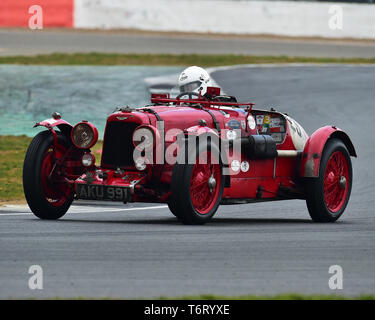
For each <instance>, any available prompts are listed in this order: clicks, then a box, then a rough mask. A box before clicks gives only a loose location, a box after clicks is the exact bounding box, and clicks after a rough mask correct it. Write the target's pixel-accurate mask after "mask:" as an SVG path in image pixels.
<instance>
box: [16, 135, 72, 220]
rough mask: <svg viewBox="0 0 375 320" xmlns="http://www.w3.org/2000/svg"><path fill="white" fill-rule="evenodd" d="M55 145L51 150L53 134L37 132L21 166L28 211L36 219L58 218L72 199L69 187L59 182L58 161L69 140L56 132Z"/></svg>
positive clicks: (61, 177)
mask: <svg viewBox="0 0 375 320" xmlns="http://www.w3.org/2000/svg"><path fill="white" fill-rule="evenodd" d="M57 137H58V144H57V146H56V148H55V150H54V149H53V136H52V134H51V133H50V132H49V131H43V132H40V133H39V134H38V135H36V136H35V137H34V139H33V140H32V141H31V143H30V145H29V148H28V150H27V153H26V156H25V161H24V165H23V188H24V193H25V197H26V201H27V203H28V205H29V207H30V209H31V211H32V212H33V213H34V214H35V215H36V216H37V217H38V218H40V219H50V220H54V219H59V218H61V217H62V216H63V215H64V214H65V213H66V212H67V211H68V209H69V207H70V205H71V203H72V201H73V196H74V192H73V188H71V187H70V186H69V185H68V184H67V183H66V182H64V181H63V179H64V177H63V176H62V173H61V166H60V164H59V163H58V160H61V159H62V158H63V157H64V156H65V155H66V153H67V151H68V148H69V147H70V145H71V144H70V142H69V140H68V139H67V138H66V137H65V136H64V135H62V134H61V133H59V132H57Z"/></svg>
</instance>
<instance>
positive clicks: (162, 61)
mask: <svg viewBox="0 0 375 320" xmlns="http://www.w3.org/2000/svg"><path fill="white" fill-rule="evenodd" d="M251 63H354V64H357V63H375V56H374V58H368V59H365V58H309V57H288V56H251V55H232V54H180V55H173V54H106V53H75V54H64V53H54V54H46V55H36V56H12V57H0V64H24V65H147V66H188V65H200V66H203V67H210V66H225V65H235V64H251Z"/></svg>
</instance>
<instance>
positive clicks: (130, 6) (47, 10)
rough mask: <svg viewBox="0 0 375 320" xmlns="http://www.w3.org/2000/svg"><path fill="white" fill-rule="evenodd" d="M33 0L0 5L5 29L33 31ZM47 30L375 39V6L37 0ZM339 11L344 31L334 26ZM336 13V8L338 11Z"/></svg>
mask: <svg viewBox="0 0 375 320" xmlns="http://www.w3.org/2000/svg"><path fill="white" fill-rule="evenodd" d="M34 2H35V1H31V0H0V27H1V26H23V27H25V26H28V20H29V18H30V16H31V15H30V14H29V12H28V9H29V7H30V6H31V5H32V4H33V3H34ZM36 2H37V3H38V4H39V5H40V6H41V7H42V8H43V26H44V27H74V28H95V29H96V28H103V29H111V28H116V29H121V28H131V29H142V30H156V31H184V32H213V33H236V34H274V35H284V36H305V37H311V36H318V37H327V38H368V39H375V4H341V3H320V2H293V1H230V0H38V1H36ZM337 6H340V7H341V8H342V13H343V28H342V29H336V30H332V29H330V28H329V21H330V19H332V16H333V15H334V14H335V12H331V13H330V11H329V10H330V9H332V8H337ZM333 10H334V9H333Z"/></svg>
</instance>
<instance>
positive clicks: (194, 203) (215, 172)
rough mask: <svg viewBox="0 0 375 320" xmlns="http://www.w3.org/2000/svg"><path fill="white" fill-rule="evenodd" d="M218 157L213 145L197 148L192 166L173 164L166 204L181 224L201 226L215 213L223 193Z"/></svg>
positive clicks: (221, 173) (221, 171)
mask: <svg viewBox="0 0 375 320" xmlns="http://www.w3.org/2000/svg"><path fill="white" fill-rule="evenodd" d="M219 155H220V153H219V149H218V148H217V147H216V146H214V145H212V146H211V145H208V147H206V146H200V147H199V148H198V151H197V155H196V163H195V164H178V163H176V164H175V166H174V168H173V174H172V185H171V190H172V193H171V198H170V201H169V203H168V205H169V208H170V210H171V211H172V213H173V214H174V215H175V216H176V217H177V219H178V220H180V221H181V222H182V223H184V224H204V223H207V222H208V221H210V220H211V218H212V217H213V216H214V214H215V213H216V211H217V208H218V206H219V204H220V200H221V196H222V194H223V190H224V177H223V170H222V164H221V162H220V159H217V157H219V158H220V156H219ZM205 159H207V161H203V160H205ZM214 159H215V160H214ZM199 160H200V161H199ZM202 162H206V163H202Z"/></svg>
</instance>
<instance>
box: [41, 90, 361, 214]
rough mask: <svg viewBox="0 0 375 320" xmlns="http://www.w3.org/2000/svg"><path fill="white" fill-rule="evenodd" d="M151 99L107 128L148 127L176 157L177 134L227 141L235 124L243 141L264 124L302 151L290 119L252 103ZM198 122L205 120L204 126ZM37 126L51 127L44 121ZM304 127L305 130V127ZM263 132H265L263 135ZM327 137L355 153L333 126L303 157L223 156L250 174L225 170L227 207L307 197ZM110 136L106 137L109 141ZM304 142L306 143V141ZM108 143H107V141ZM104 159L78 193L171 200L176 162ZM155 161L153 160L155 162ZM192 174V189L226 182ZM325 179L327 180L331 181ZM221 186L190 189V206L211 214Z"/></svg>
mask: <svg viewBox="0 0 375 320" xmlns="http://www.w3.org/2000/svg"><path fill="white" fill-rule="evenodd" d="M151 101H152V102H153V103H155V105H153V106H147V107H145V108H140V109H133V110H132V109H130V108H123V109H120V110H119V111H116V112H114V113H113V114H111V115H110V116H109V117H108V119H107V126H106V130H107V129H108V124H109V123H111V122H123V123H136V124H139V126H147V127H149V128H150V129H151V130H153V131H154V134H155V135H156V136H157V137H158V138H157V139H156V145H155V150H157V149H162V147H165V150H166V151H167V152H172V153H173V154H175V153H176V154H177V152H178V150H179V149H178V147H175V143H174V142H175V141H176V139H177V136H178V135H184V136H187V135H197V136H200V135H207V134H208V133H212V134H216V135H218V136H219V137H220V138H221V139H224V140H225V139H226V130H229V129H231V128H230V127H231V126H240V131H241V136H242V137H247V136H250V135H256V134H258V129H259V128H263V127H262V126H265V127H268V128H269V129H272V130H270V133H267V134H276V135H281V136H279V137H280V139H281V140H280V141H279V140H277V141H278V144H277V150H280V151H282V150H284V151H285V150H288V151H294V153H295V154H298V152H295V151H296V147H295V145H298V143H297V144H296V140H295V139H296V138H295V137H293V133H294V135H295V130H294V132H292V131H291V130H292V129H291V122H290V121H291V120H290V119H289V118H287V117H286V116H285V115H284V114H282V113H279V112H276V111H261V110H253V109H252V107H253V103H233V102H226V103H224V102H217V101H208V100H207V99H205V98H198V99H190V100H188V99H170V98H169V95H162V94H158V95H153V97H152V98H151ZM197 106H198V108H197ZM199 106H200V107H199ZM240 106H242V107H243V106H246V107H247V109H240V108H239V107H240ZM207 110H209V111H210V112H211V114H212V115H214V117H215V118H216V121H217V123H218V124H219V125H220V132H218V131H217V130H216V126H215V123H214V120H213V117H212V115H211V114H210V113H209V112H207ZM154 113H157V114H154ZM262 115H267V116H268V118H269V119H270V120H271V122H270V123H268V122H267V123H266V120H264V124H262V125H260V124H255V120H257V116H262ZM158 117H159V118H160V119H161V120H162V121H163V125H164V132H163V131H159V130H158V128H159V123H157V121H158ZM251 117H252V118H253V119H251ZM268 118H267V119H268ZM264 119H265V118H264ZM200 120H204V122H205V123H204V122H203V121H200ZM248 120H249V121H248ZM59 121H63V120H59ZM267 121H268V120H267ZM277 123H279V124H277ZM266 124H267V125H266ZM38 125H46V126H47V124H46V123H44V122H42V123H39V124H38ZM54 125H56V124H54ZM263 129H264V128H263ZM300 129H301V130H302V131H303V129H302V128H300ZM303 132H304V131H303ZM259 134H262V133H260V132H259ZM300 137H303V139H305V140H306V139H307V138H308V137H307V135H306V138H305V137H304V136H303V135H300ZM329 137H338V138H341V139H342V140H343V141H344V143H345V144H346V145H347V146H348V150H349V152H350V153H351V155H355V150H354V147H353V145H352V144H351V142H350V139H349V137H348V136H347V135H346V134H345V133H344V132H343V131H341V130H339V129H337V128H334V127H324V128H321V129H319V130H317V131H316V132H315V133H314V134H313V135H312V136H311V137H310V138H309V139H308V140H307V143H306V144H305V148H304V150H303V152H302V150H297V151H299V152H300V154H301V155H302V159H301V157H300V156H294V157H285V158H284V157H276V158H274V159H252V158H250V157H249V155H247V154H245V153H242V152H241V153H240V154H236V152H233V151H230V152H228V153H227V154H225V157H226V158H227V159H228V160H229V163H231V162H232V161H233V160H239V161H240V163H241V162H243V161H247V162H248V164H249V170H248V171H243V170H238V171H233V169H232V168H224V169H228V170H229V172H230V177H229V179H228V178H226V179H225V188H224V191H223V195H222V201H223V203H230V202H231V201H237V202H238V201H246V202H250V201H267V200H282V199H293V198H304V187H303V185H302V182H301V179H300V178H301V177H305V176H306V172H307V173H309V171H308V169H307V168H308V163H309V161H310V160H311V161H310V162H313V163H314V168H313V171H312V173H311V176H314V177H316V176H317V174H318V172H319V171H318V170H319V164H320V157H319V158H316V159H315V158H314V154H315V153H318V154H319V155H321V154H322V151H323V148H324V146H325V143H326V141H327V139H329ZM110 138H111V137H106V138H105V139H110ZM275 139H276V138H275ZM305 140H303V143H304V142H305ZM105 143H106V141H104V144H105ZM163 143H164V145H163ZM162 145H163V146H162ZM172 148H174V149H173V150H174V151H173V150H171V149H172ZM302 148H303V144H302ZM104 152H105V151H104ZM103 158H104V157H102V162H101V165H100V167H98V168H92V169H91V170H89V173H86V174H84V175H82V176H81V177H80V178H78V179H76V180H75V181H74V184H75V187H76V189H75V190H77V184H88V182H87V181H89V184H92V185H102V184H105V185H108V186H123V187H128V188H129V189H130V190H131V195H132V198H131V200H130V201H134V202H163V203H164V202H168V198H169V196H170V194H171V190H170V184H171V181H172V171H173V164H169V163H158V162H154V164H148V165H147V168H146V169H145V170H144V171H138V170H137V169H136V168H135V167H130V168H129V167H127V168H126V170H125V168H121V170H114V169H113V168H112V167H111V166H110V165H109V164H106V163H104V162H103ZM163 158H164V157H163ZM153 160H154V161H155V158H154V159H153ZM97 170H101V171H102V172H104V173H105V174H106V175H107V178H106V179H105V180H103V179H102V178H101V177H100V174H101V173H100V174H99V172H98V171H97ZM192 172H193V177H192V179H191V188H192V189H194V188H196V187H198V188H199V187H200V182H201V180H202V179H203V180H204V179H207V178H208V177H209V176H211V174H213V175H214V177H216V181H220V183H224V180H222V179H220V178H219V175H220V174H221V173H220V172H218V171H217V170H216V169H215V167H212V166H205V167H204V166H200V165H194V167H193V171H192ZM327 179H328V180H329V179H330V178H327ZM328 180H327V181H328ZM219 186H220V184H218V185H217V187H215V189H214V192H213V193H211V194H208V193H207V192H206V191H207V188H208V186H207V185H205V186H203V187H202V188H203V189H202V190H200V191H199V193H198V192H194V191H193V190H192V191H191V192H192V202H193V205H194V207H195V208H196V210H198V211H200V212H201V213H202V214H204V213H205V212H209V211H210V210H211V209H210V208H211V205H212V203H214V202H215V199H216V198H215V197H216V196H217V194H216V192H217V190H219ZM193 199H195V200H193ZM198 200H199V201H198Z"/></svg>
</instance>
